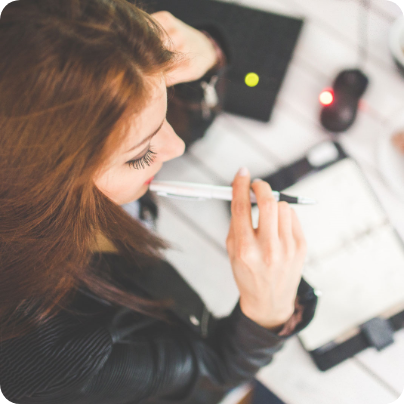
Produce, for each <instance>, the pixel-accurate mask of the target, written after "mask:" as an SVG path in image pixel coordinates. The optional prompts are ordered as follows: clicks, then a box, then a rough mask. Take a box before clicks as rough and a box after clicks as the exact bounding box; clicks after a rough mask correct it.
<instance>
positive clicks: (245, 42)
mask: <svg viewBox="0 0 404 404" xmlns="http://www.w3.org/2000/svg"><path fill="white" fill-rule="evenodd" d="M145 3H147V5H148V11H150V12H152V11H161V10H166V11H169V12H171V13H172V14H173V15H175V16H176V17H177V18H179V19H180V20H182V21H184V22H186V23H187V24H189V25H191V26H193V27H196V28H198V27H201V26H206V25H214V26H215V27H217V29H218V30H219V31H221V32H222V34H223V35H222V37H224V38H225V40H226V42H227V45H228V51H229V53H230V56H231V64H230V67H229V71H228V76H227V78H228V86H227V92H226V98H225V102H224V109H225V111H227V112H231V113H234V114H238V115H243V116H246V117H249V118H253V119H258V120H261V121H269V119H270V117H271V113H272V109H273V107H274V105H275V101H276V96H277V94H278V92H279V90H280V88H281V84H282V81H283V79H284V76H285V74H286V70H287V67H288V65H289V62H290V60H291V58H292V54H293V50H294V48H295V45H296V42H297V39H298V37H299V34H300V31H301V28H302V25H303V21H302V20H300V19H296V18H291V17H286V16H282V15H278V14H273V13H268V12H263V11H258V10H253V9H250V8H246V7H242V6H238V5H235V4H229V3H222V2H218V1H211V0H147V1H146V2H145ZM249 73H255V74H256V75H257V76H258V77H259V82H258V84H257V85H256V86H254V87H249V86H248V85H247V84H246V76H247V75H248V74H249Z"/></svg>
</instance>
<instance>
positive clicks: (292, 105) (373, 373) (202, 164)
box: [158, 0, 404, 404]
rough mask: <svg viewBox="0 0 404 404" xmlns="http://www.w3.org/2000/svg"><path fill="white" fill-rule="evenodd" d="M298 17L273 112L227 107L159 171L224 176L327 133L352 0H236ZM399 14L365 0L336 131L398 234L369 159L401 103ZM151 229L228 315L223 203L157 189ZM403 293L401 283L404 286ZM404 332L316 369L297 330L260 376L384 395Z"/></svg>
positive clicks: (331, 392)
mask: <svg viewBox="0 0 404 404" xmlns="http://www.w3.org/2000/svg"><path fill="white" fill-rule="evenodd" d="M241 3H242V4H244V5H246V6H250V7H254V8H260V9H263V10H267V11H272V12H278V13H282V14H286V15H291V16H297V17H304V19H305V26H304V28H303V31H302V34H301V37H300V39H299V42H298V46H297V49H296V52H295V55H294V58H293V60H292V62H291V64H290V66H289V70H288V73H287V75H286V79H285V81H284V83H283V86H282V88H281V91H280V94H279V96H278V99H277V103H276V106H275V109H274V113H273V117H272V119H271V121H270V122H269V123H261V122H257V121H253V120H250V119H246V118H241V117H237V116H234V115H230V114H223V115H222V116H220V117H219V118H218V119H217V120H216V121H215V123H214V124H213V125H212V127H211V128H210V129H209V131H208V133H207V134H206V136H205V137H204V138H203V139H201V140H200V141H198V142H197V143H196V144H194V145H193V146H192V148H191V149H190V150H189V151H188V153H187V154H186V155H184V156H182V157H180V158H178V159H176V160H173V161H171V162H168V163H166V164H165V165H164V167H163V169H162V171H161V172H160V173H159V175H158V179H166V180H179V181H193V182H208V183H212V184H219V185H228V184H229V183H230V182H231V180H232V179H233V177H234V175H235V173H236V172H237V170H238V168H239V167H241V166H247V167H248V168H249V169H250V171H251V174H252V177H253V178H254V177H262V176H266V175H268V174H269V173H271V172H273V171H275V170H276V169H277V168H279V167H280V166H282V165H285V164H288V163H291V162H292V161H293V160H294V159H296V158H298V157H300V156H303V155H304V153H305V152H306V151H307V150H308V149H309V148H310V147H311V146H313V145H315V144H317V143H319V142H320V141H322V140H325V139H328V134H327V133H326V132H325V131H324V130H323V129H322V127H321V126H320V124H319V118H318V116H319V110H320V106H319V103H318V95H319V93H320V92H321V90H322V89H323V88H325V87H327V86H330V84H331V83H332V80H333V79H334V77H335V76H336V74H337V73H338V72H339V71H340V70H342V69H344V68H347V67H356V66H357V61H358V50H357V49H358V44H359V38H360V37H359V35H358V12H359V11H360V7H362V5H361V4H362V2H361V1H360V0H243V1H240V4H241ZM400 15H401V12H400V10H399V9H398V7H397V6H396V5H394V4H393V3H390V2H388V1H386V0H372V1H371V9H370V11H369V24H368V41H369V58H368V61H367V63H366V65H365V66H363V68H364V70H365V71H366V72H367V74H368V75H369V77H370V79H371V83H370V86H369V88H368V90H367V92H366V94H365V97H364V102H363V104H362V106H361V111H360V113H359V116H358V118H357V120H356V122H355V124H354V126H353V127H351V128H350V129H349V130H348V131H347V132H346V133H345V134H343V135H342V136H341V137H340V140H341V142H342V144H343V145H344V146H345V148H346V149H347V150H348V152H349V153H350V154H351V155H352V156H353V157H355V158H356V159H357V160H358V162H359V163H360V165H361V166H362V168H363V169H364V171H365V174H366V175H367V177H368V178H369V180H370V182H371V184H372V185H373V187H374V188H375V190H376V192H377V193H378V194H379V197H380V199H381V201H382V203H383V205H384V206H385V208H386V210H387V212H388V213H389V215H390V217H391V219H392V221H393V223H394V224H395V225H396V227H397V229H398V231H399V233H400V234H401V236H403V237H404V213H403V212H404V206H403V203H402V202H400V201H399V200H398V198H397V197H396V196H395V194H394V193H393V192H392V191H391V190H390V189H389V188H388V186H386V185H385V183H384V182H383V180H382V177H381V175H380V172H379V168H378V165H377V162H376V160H377V159H376V153H377V142H378V139H379V138H380V136H383V134H384V135H386V134H385V133H383V129H384V128H386V127H387V126H388V123H389V121H390V120H391V119H392V117H394V116H397V114H398V113H400V110H401V111H402V113H403V114H404V78H402V77H401V76H400V75H399V74H398V72H397V70H396V68H395V66H394V64H393V61H392V59H391V57H390V54H389V50H388V35H389V29H390V27H391V25H392V23H393V22H394V20H395V19H396V18H397V17H399V16H400ZM158 202H159V206H160V218H159V223H158V231H159V233H160V234H161V235H163V236H164V237H165V238H166V239H167V240H169V241H171V242H172V244H173V247H174V248H173V249H172V250H170V251H168V252H167V257H168V259H169V260H170V261H171V262H172V263H173V264H174V265H175V266H176V267H177V269H178V270H179V271H180V272H181V273H182V274H183V276H184V277H185V278H186V279H187V280H188V281H189V282H190V283H191V285H193V287H194V288H195V289H196V290H197V291H198V292H199V293H200V294H201V296H202V297H203V298H204V299H205V301H206V302H207V304H208V306H209V308H210V309H211V310H212V311H213V312H214V313H215V314H217V315H225V314H227V313H228V312H229V311H230V310H231V309H232V308H233V306H234V304H235V303H236V301H237V299H238V293H237V288H236V285H235V283H234V280H233V277H232V274H231V267H230V264H229V262H228V258H227V253H226V248H225V239H226V235H227V231H228V225H229V214H228V209H227V205H226V203H223V202H220V201H209V202H202V203H195V202H183V201H177V200H171V199H170V200H168V199H164V198H159V200H158ZM403 294H404V291H403ZM403 359H404V331H402V332H398V333H396V334H395V343H394V344H393V345H392V346H390V347H388V348H386V349H385V350H384V351H382V352H376V351H375V350H374V349H368V350H366V351H364V352H362V353H360V354H358V355H357V356H356V357H354V358H352V359H350V360H347V361H345V362H343V363H342V364H340V365H338V366H336V367H334V368H332V369H331V370H329V371H327V372H320V371H319V370H317V368H316V367H315V365H314V364H313V362H312V361H311V359H310V357H309V355H308V354H307V353H306V352H305V351H304V350H303V348H302V347H301V345H300V344H299V341H298V340H297V338H292V339H290V340H289V341H288V342H287V343H286V346H285V348H284V349H283V350H282V351H281V352H280V353H279V354H278V355H277V356H276V358H275V360H274V361H273V363H272V364H271V365H269V366H268V367H267V368H265V369H263V370H262V371H261V372H260V374H259V379H260V380H261V381H262V382H263V383H264V384H266V385H267V386H268V387H269V388H270V389H271V390H272V391H274V392H275V393H276V394H277V395H278V396H279V397H280V398H281V399H283V400H284V401H285V402H286V403H287V404H345V403H347V404H348V403H349V404H351V403H355V404H389V403H392V402H393V401H395V400H396V399H397V398H398V397H399V396H400V394H401V392H402V391H403V389H404V360H403Z"/></svg>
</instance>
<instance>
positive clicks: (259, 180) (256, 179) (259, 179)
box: [253, 178, 263, 182]
mask: <svg viewBox="0 0 404 404" xmlns="http://www.w3.org/2000/svg"><path fill="white" fill-rule="evenodd" d="M261 181H263V180H262V179H261V178H255V180H254V181H253V182H261Z"/></svg>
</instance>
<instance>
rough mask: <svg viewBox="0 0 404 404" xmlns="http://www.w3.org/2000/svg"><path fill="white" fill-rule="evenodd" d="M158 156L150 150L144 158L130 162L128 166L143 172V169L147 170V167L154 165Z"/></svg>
mask: <svg viewBox="0 0 404 404" xmlns="http://www.w3.org/2000/svg"><path fill="white" fill-rule="evenodd" d="M156 155H157V153H156V152H154V151H153V150H152V149H151V148H149V150H148V151H147V152H146V154H145V155H144V156H143V157H140V158H139V159H137V160H131V161H128V162H127V163H126V164H128V165H129V167H132V168H134V169H135V170H142V169H143V168H145V166H150V165H151V164H153V162H154V159H155V158H156Z"/></svg>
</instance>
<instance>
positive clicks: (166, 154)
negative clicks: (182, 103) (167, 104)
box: [158, 121, 185, 162]
mask: <svg viewBox="0 0 404 404" xmlns="http://www.w3.org/2000/svg"><path fill="white" fill-rule="evenodd" d="M160 133H161V136H162V138H161V143H160V144H161V146H160V148H159V149H160V150H159V151H158V155H159V156H160V161H162V162H165V161H169V160H172V159H174V158H176V157H179V156H181V155H182V154H184V151H185V143H184V141H183V140H182V139H181V138H180V137H179V136H178V135H177V134H176V133H175V131H174V129H173V128H172V127H171V125H170V124H169V123H168V122H167V121H165V122H164V125H163V127H162V128H161V131H160Z"/></svg>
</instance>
